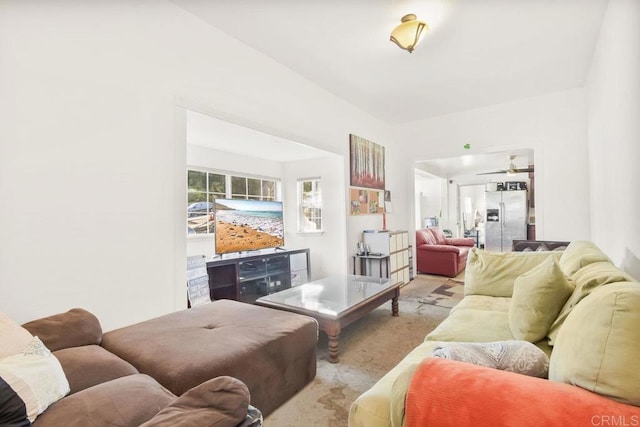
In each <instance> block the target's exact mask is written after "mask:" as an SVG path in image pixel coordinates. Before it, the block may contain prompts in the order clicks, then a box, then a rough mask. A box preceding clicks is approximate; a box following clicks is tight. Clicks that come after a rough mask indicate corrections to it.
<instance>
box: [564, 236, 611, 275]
mask: <svg viewBox="0 0 640 427" xmlns="http://www.w3.org/2000/svg"><path fill="white" fill-rule="evenodd" d="M600 261H606V262H611V260H610V259H609V257H608V256H606V255H605V254H604V252H602V251H601V250H600V248H598V247H597V246H596V245H595V244H593V243H592V242H588V241H586V240H576V241H574V242H571V243H570V244H569V246H567V249H565V250H564V251H563V252H562V256H561V257H560V261H559V263H560V268H561V269H562V271H563V272H564V274H566V275H567V277H571V276H573V274H574V273H575V272H576V271H578V270H580V269H581V268H582V267H584V266H585V265H589V264H592V263H594V262H600Z"/></svg>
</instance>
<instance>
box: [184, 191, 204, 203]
mask: <svg viewBox="0 0 640 427" xmlns="http://www.w3.org/2000/svg"><path fill="white" fill-rule="evenodd" d="M206 201H207V193H201V192H199V191H189V193H188V194H187V202H188V203H189V204H190V205H191V204H192V203H195V202H206Z"/></svg>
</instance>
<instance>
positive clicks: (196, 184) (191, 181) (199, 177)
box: [187, 171, 207, 191]
mask: <svg viewBox="0 0 640 427" xmlns="http://www.w3.org/2000/svg"><path fill="white" fill-rule="evenodd" d="M187 188H188V189H189V191H191V190H195V191H207V174H206V173H205V172H198V171H188V172H187Z"/></svg>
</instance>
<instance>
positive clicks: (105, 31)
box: [0, 0, 408, 330]
mask: <svg viewBox="0 0 640 427" xmlns="http://www.w3.org/2000/svg"><path fill="white" fill-rule="evenodd" d="M0 67H1V68H0V73H1V78H0V93H2V97H0V117H2V123H1V124H0V126H1V127H0V141H2V148H1V152H0V159H1V161H2V164H1V166H2V168H1V169H0V201H1V203H2V209H0V242H1V243H0V294H1V295H2V299H1V301H0V309H1V310H3V311H5V312H7V313H8V314H9V315H11V316H12V317H14V318H15V319H16V320H18V321H27V320H30V319H33V318H36V317H39V316H43V315H48V314H52V313H56V312H60V311H63V310H67V309H69V308H72V307H84V308H86V309H88V310H90V311H92V312H94V313H95V314H96V315H97V316H98V318H99V319H100V320H101V322H102V324H103V327H104V328H105V330H108V329H111V328H114V327H117V326H121V325H125V324H128V323H132V322H135V321H139V320H143V319H147V318H149V317H152V316H156V315H160V314H163V313H167V312H170V311H173V310H175V309H179V308H182V307H184V306H185V304H186V296H185V292H184V283H185V280H186V275H185V265H184V264H185V262H184V261H185V256H186V249H185V248H186V240H185V239H186V236H185V232H184V221H183V219H184V217H185V216H186V208H185V204H184V200H185V174H184V169H185V166H186V158H185V152H186V140H185V132H186V119H185V116H186V112H185V111H184V109H183V108H181V107H184V108H188V109H192V110H195V111H199V112H202V113H205V114H209V115H213V116H214V117H217V118H220V119H225V120H229V121H232V122H233V123H236V124H240V125H249V126H250V127H253V128H255V129H257V130H260V131H263V132H267V133H272V134H275V135H278V136H282V137H284V138H287V139H291V140H294V141H298V142H301V143H304V144H308V145H311V146H315V147H317V148H323V149H326V150H328V151H331V152H334V153H338V154H342V155H343V156H345V170H346V167H347V165H348V134H349V133H355V134H358V135H361V136H363V137H366V138H368V139H370V140H372V141H375V142H378V143H380V144H383V145H386V146H387V155H388V159H389V165H390V167H389V168H388V169H387V172H388V174H389V176H393V178H392V179H389V182H390V184H389V185H390V187H391V189H392V190H393V191H396V192H398V191H399V190H400V189H404V188H406V187H407V182H408V181H407V176H405V175H403V174H402V173H400V170H399V169H398V165H399V164H400V161H399V160H398V154H396V153H395V152H396V151H397V148H396V145H393V144H390V143H389V142H390V140H391V139H390V135H391V132H390V128H389V127H387V126H386V125H384V124H382V123H380V122H379V121H378V120H376V119H374V118H372V117H371V116H369V115H367V114H365V113H363V112H361V111H360V110H357V109H356V108H355V107H353V106H351V105H350V104H348V103H346V102H345V101H343V100H341V99H340V98H338V97H336V96H335V95H333V94H331V93H329V92H327V91H324V90H322V89H320V88H318V87H317V86H315V85H313V84H311V83H309V82H308V81H307V80H305V79H303V78H301V77H300V76H299V75H297V74H295V73H293V72H292V71H291V70H289V69H288V68H286V67H284V66H281V65H280V64H278V63H276V62H275V61H273V60H271V59H269V58H267V57H265V56H264V55H262V54H259V53H257V52H256V51H254V50H252V49H250V48H248V47H246V46H245V45H243V44H241V43H240V42H238V41H237V40H235V39H233V38H231V37H228V36H226V35H225V34H224V33H222V32H220V31H218V30H216V29H215V28H212V27H211V26H209V25H207V24H205V23H204V22H202V21H201V20H200V19H198V18H196V17H194V16H192V15H190V14H189V13H187V12H185V11H184V10H182V9H180V8H178V7H177V6H175V5H174V4H172V3H170V2H167V1H162V0H150V1H145V2H131V1H123V0H120V1H111V2H76V1H62V0H61V1H56V2H24V1H20V0H15V1H11V0H9V1H3V2H2V3H1V4H0ZM346 174H348V172H345V176H346ZM394 174H395V175H394ZM398 197H399V199H400V200H402V196H401V195H398ZM344 209H345V210H346V209H347V200H346V197H345V199H344ZM395 218H399V219H402V215H400V214H394V218H393V219H390V222H392V223H393V222H395ZM400 222H401V221H398V223H400ZM369 226H370V224H369V223H368V222H367V221H366V220H363V219H360V218H350V219H349V220H347V232H346V234H347V236H349V238H350V239H351V240H353V236H354V235H356V234H359V232H360V230H361V229H362V228H367V227H369ZM347 247H348V248H355V240H353V243H352V242H348V243H347ZM338 250H343V249H338ZM343 265H344V268H345V269H346V268H347V265H348V260H347V259H344V261H343Z"/></svg>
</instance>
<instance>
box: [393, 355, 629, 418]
mask: <svg viewBox="0 0 640 427" xmlns="http://www.w3.org/2000/svg"><path fill="white" fill-rule="evenodd" d="M405 420H406V426H407V427H429V426H452V427H453V426H455V427H460V426H474V427H484V426H486V427H500V426H504V427H514V426H516V427H544V426H549V427H558V426H572V427H573V426H597V427H600V426H640V407H636V406H631V405H626V404H623V403H619V402H616V401H614V400H611V399H608V398H606V397H603V396H600V395H597V394H595V393H591V392H589V391H587V390H584V389H581V388H579V387H576V386H572V385H569V384H561V383H554V382H551V381H549V380H544V379H540V378H534V377H528V376H526V375H520V374H515V373H512V372H506V371H499V370H496V369H491V368H486V367H483V366H476V365H472V364H469V363H463V362H458V361H453V360H447V359H439V358H429V359H427V360H425V361H424V362H423V363H422V364H421V365H420V366H419V367H418V368H417V370H416V372H415V373H414V375H413V377H412V379H411V383H410V385H409V389H408V391H407V397H406V403H405Z"/></svg>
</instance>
